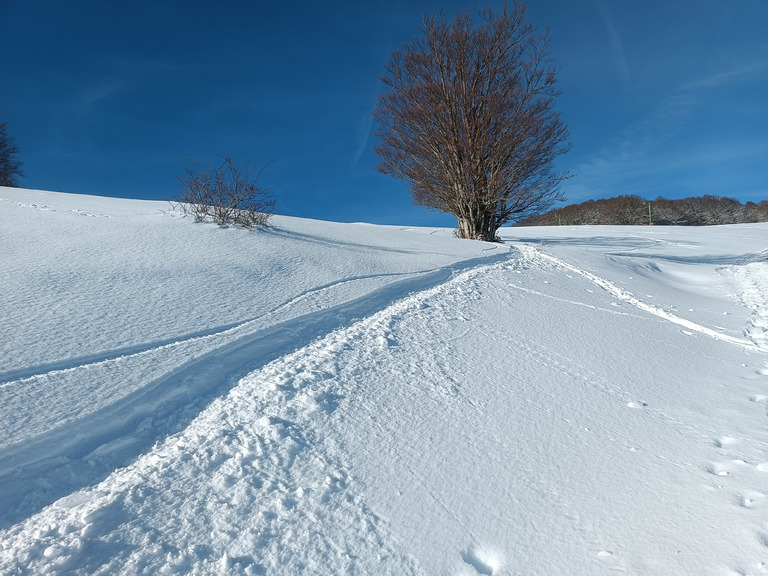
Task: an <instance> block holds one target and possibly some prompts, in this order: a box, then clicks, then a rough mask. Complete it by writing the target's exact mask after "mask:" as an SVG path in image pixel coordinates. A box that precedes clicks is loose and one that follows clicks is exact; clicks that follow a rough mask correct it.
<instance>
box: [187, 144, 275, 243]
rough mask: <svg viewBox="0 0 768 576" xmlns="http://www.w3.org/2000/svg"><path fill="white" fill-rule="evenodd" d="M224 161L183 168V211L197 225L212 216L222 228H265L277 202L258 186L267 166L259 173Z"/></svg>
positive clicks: (226, 157)
mask: <svg viewBox="0 0 768 576" xmlns="http://www.w3.org/2000/svg"><path fill="white" fill-rule="evenodd" d="M221 159H222V163H221V164H220V165H219V166H218V167H216V168H213V167H209V168H201V167H200V166H199V165H198V164H196V163H194V162H189V163H188V164H187V165H185V166H184V169H185V170H186V172H187V175H186V176H184V177H180V178H179V183H180V184H181V190H180V193H179V196H178V202H179V205H180V206H181V209H182V210H183V211H184V212H185V213H186V214H190V215H192V216H193V217H194V218H195V220H197V221H198V222H202V221H204V220H206V219H207V218H208V217H211V218H212V219H213V221H214V222H215V223H216V224H219V225H222V224H235V225H239V226H244V227H246V228H252V227H254V226H263V225H265V224H266V223H267V221H268V220H269V217H270V216H271V215H272V212H273V211H274V208H275V200H274V198H273V197H272V195H271V194H270V193H269V191H268V190H266V189H264V188H262V187H261V186H260V185H259V184H258V179H259V176H260V175H261V173H262V171H263V170H264V167H262V168H260V169H258V170H257V169H255V168H251V167H250V166H249V164H248V163H245V164H244V165H242V166H237V165H236V164H235V163H234V161H233V160H232V159H231V158H230V157H229V156H221Z"/></svg>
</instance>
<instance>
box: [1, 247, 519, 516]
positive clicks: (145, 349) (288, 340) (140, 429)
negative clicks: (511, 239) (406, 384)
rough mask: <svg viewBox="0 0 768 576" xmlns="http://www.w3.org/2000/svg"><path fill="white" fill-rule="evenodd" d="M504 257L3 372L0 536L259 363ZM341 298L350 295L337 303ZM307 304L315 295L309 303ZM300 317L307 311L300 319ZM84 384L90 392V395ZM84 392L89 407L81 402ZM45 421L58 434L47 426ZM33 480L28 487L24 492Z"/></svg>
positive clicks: (334, 288) (173, 425) (179, 421)
mask: <svg viewBox="0 0 768 576" xmlns="http://www.w3.org/2000/svg"><path fill="white" fill-rule="evenodd" d="M506 256H507V253H506V252H504V253H500V254H497V255H495V256H494V255H491V256H487V257H483V258H476V259H470V260H465V261H463V262H459V263H457V264H455V265H451V266H445V267H441V268H436V269H433V270H428V271H423V272H421V273H403V274H380V275H369V276H360V277H353V278H346V279H343V280H340V281H338V282H333V283H329V284H327V285H323V286H318V287H317V288H314V289H312V290H309V291H307V292H305V293H303V294H300V295H298V296H296V297H294V298H292V299H291V300H289V301H286V302H285V303H283V304H281V305H280V306H278V307H277V308H275V309H274V310H272V311H271V312H269V313H267V314H265V315H263V316H260V317H258V318H253V319H248V320H245V321H243V322H240V323H237V324H233V325H227V326H219V327H214V328H211V329H209V330H206V331H202V332H198V333H195V334H190V335H186V336H183V337H181V338H179V339H172V340H168V341H161V342H154V343H147V344H146V345H143V346H135V347H131V348H128V349H121V350H116V351H113V352H108V353H103V354H99V355H94V356H91V357H86V358H80V359H75V360H69V361H67V362H61V363H56V364H53V365H49V366H38V367H34V368H27V369H22V370H16V371H13V372H7V373H5V374H3V375H2V376H3V377H4V379H5V378H13V379H10V380H8V381H4V382H0V389H1V390H2V393H3V402H4V404H5V406H4V408H5V410H6V411H7V413H8V414H9V415H11V417H12V418H14V420H13V421H11V422H7V423H6V425H5V427H4V428H3V431H4V432H5V433H6V436H4V437H2V438H0V486H2V490H1V491H0V528H2V527H6V526H9V525H10V524H12V523H14V522H16V521H18V520H20V519H21V518H24V517H26V516H28V515H29V514H31V513H34V512H35V511H37V510H40V509H41V508H42V507H44V506H46V505H48V504H50V503H52V502H54V501H55V500H57V499H58V498H61V497H62V496H64V495H66V494H69V493H71V492H73V491H75V490H78V489H79V488H82V487H84V486H89V485H92V484H95V483H96V482H98V481H100V480H102V479H103V478H105V477H106V476H107V475H108V474H109V473H110V472H112V471H113V470H115V469H116V468H119V467H121V466H125V465H127V464H128V463H129V462H131V460H133V459H134V458H136V457H137V456H138V455H140V454H142V453H143V452H145V451H146V450H147V449H149V448H150V447H151V446H152V444H154V443H155V442H157V441H159V440H161V439H162V438H163V437H165V436H168V435H170V434H173V433H175V432H178V431H179V430H182V429H183V428H184V427H185V426H186V425H187V424H188V423H189V422H190V421H191V420H192V419H193V418H194V417H195V416H196V415H197V414H198V413H199V412H200V411H201V410H202V409H203V408H204V407H205V405H206V404H208V403H209V402H210V401H211V400H212V399H213V398H215V397H217V396H220V395H222V394H225V393H226V392H227V391H228V390H229V389H230V388H231V387H232V386H234V385H235V384H236V383H237V381H238V379H239V378H241V377H243V376H244V375H245V374H247V373H249V372H251V371H253V370H255V369H257V368H258V367H259V366H263V365H264V364H266V363H268V362H270V361H272V360H273V359H275V358H278V357H280V356H283V355H285V354H287V353H290V352H291V351H293V350H295V349H297V348H301V347H302V346H304V345H306V344H308V343H309V342H311V341H312V340H314V339H316V338H318V337H321V336H323V335H325V334H327V333H329V332H331V331H332V330H335V329H337V328H339V327H340V326H343V325H345V324H349V323H350V322H352V321H353V320H354V319H356V318H361V317H366V316H369V315H371V314H373V313H375V312H376V311H378V310H381V309H383V308H386V307H387V306H388V305H390V304H391V303H392V302H394V301H396V300H398V299H400V298H403V297H404V296H405V295H407V294H409V293H412V292H418V291H422V290H424V289H427V288H429V287H432V286H435V285H439V284H441V283H443V282H445V281H447V280H448V279H449V278H450V277H451V276H452V275H454V274H456V273H458V272H460V271H461V270H464V269H467V268H472V267H474V266H476V265H478V264H479V263H488V262H492V261H494V259H499V258H506ZM382 280H383V281H384V282H385V284H384V285H383V286H380V284H381V283H382ZM368 281H373V282H374V284H373V285H374V286H376V285H379V286H380V287H378V288H373V289H371V288H368V291H367V292H363V295H362V296H360V295H359V294H360V292H359V287H355V289H353V290H349V291H348V292H346V293H345V292H344V290H345V289H347V288H349V287H350V286H352V285H356V284H358V283H361V282H368ZM330 292H339V293H340V294H339V295H336V296H340V299H341V303H340V304H337V305H334V306H331V307H323V304H325V303H326V302H328V301H329V297H328V294H329V293H330ZM346 294H355V295H356V296H355V297H354V298H352V299H349V296H346V299H345V295H346ZM316 296H321V297H320V298H318V299H317V302H315V301H313V297H316ZM338 300H339V298H337V300H336V301H338ZM297 309H300V310H303V311H304V312H305V313H303V314H301V315H298V316H297ZM306 310H314V311H311V312H306ZM285 318H288V319H287V320H286V319H285ZM86 375H87V378H86V377H85V376H86ZM123 379H130V383H131V385H132V386H133V390H132V391H131V392H130V393H127V394H126V393H125V390H124V388H125V385H123V384H122V383H121V382H122V380H123ZM84 381H90V382H93V385H94V386H96V387H95V388H92V389H90V390H87V389H86V387H85V386H84V384H83V382H84ZM126 384H127V383H126ZM68 386H74V387H75V388H74V389H73V391H72V394H71V395H68V394H66V393H65V392H64V390H66V387H68ZM84 395H86V396H87V397H88V398H90V399H91V400H90V401H89V402H88V403H83V402H82V397H83V396H84ZM14 406H15V407H14ZM38 406H40V407H43V408H41V409H36V407H38ZM52 421H53V422H57V423H59V425H57V426H56V427H54V428H50V422H52ZM30 477H34V478H35V482H34V483H32V484H30V482H29V478H30Z"/></svg>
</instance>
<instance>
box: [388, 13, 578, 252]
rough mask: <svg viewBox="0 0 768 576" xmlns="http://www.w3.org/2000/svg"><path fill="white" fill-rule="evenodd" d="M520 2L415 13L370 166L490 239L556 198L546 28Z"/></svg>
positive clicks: (562, 141)
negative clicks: (419, 22) (416, 34)
mask: <svg viewBox="0 0 768 576" xmlns="http://www.w3.org/2000/svg"><path fill="white" fill-rule="evenodd" d="M525 11H526V7H525V4H522V3H520V2H517V1H516V2H515V3H514V6H513V7H512V10H507V7H506V6H505V7H504V9H503V11H502V13H501V14H495V13H494V12H493V11H492V9H491V8H486V9H484V10H482V11H481V12H480V16H481V19H482V22H481V23H480V24H479V25H478V26H477V27H474V26H473V23H472V18H471V17H470V15H469V14H465V15H460V16H457V17H456V18H454V19H453V21H451V22H448V21H447V20H446V19H445V18H444V17H443V16H442V15H439V16H434V15H424V16H423V28H422V32H423V37H420V38H416V39H415V40H413V41H412V42H411V43H408V44H406V45H405V46H404V48H403V49H402V50H399V51H396V52H394V53H393V54H392V56H391V59H390V61H389V63H388V64H387V66H386V74H384V75H382V76H381V80H382V81H383V82H384V84H385V85H386V86H387V88H388V89H389V90H388V91H387V92H386V93H384V94H382V95H381V96H380V97H379V101H378V105H377V108H376V110H375V112H374V118H375V119H376V121H377V122H378V123H379V129H378V130H377V133H376V134H377V136H378V137H379V138H380V143H379V144H378V145H377V146H376V152H377V153H378V154H379V156H380V158H381V160H380V162H379V164H378V165H377V169H378V170H379V171H380V172H383V173H384V174H389V175H391V176H394V177H396V178H400V179H402V180H405V181H407V182H409V183H410V186H411V195H412V196H413V199H414V201H415V203H416V204H421V205H424V206H427V207H429V208H432V209H435V210H439V211H441V212H447V213H450V214H453V215H454V216H456V217H457V219H458V235H459V236H460V237H462V238H474V239H480V240H495V239H496V231H497V230H498V228H499V227H500V226H502V225H504V224H506V223H509V222H516V221H518V220H520V219H523V218H525V217H527V216H530V215H531V214H533V213H541V212H544V211H546V210H547V209H548V208H549V207H550V206H551V205H552V203H553V202H555V201H559V200H562V199H563V196H562V195H561V193H560V191H559V184H560V182H561V181H562V180H563V179H565V178H568V177H569V175H568V174H567V173H566V172H564V173H557V172H555V169H554V160H555V158H556V157H557V156H558V155H560V154H563V153H565V152H566V151H567V150H568V144H567V140H568V130H567V128H566V126H565V124H564V123H563V122H562V121H561V120H560V114H559V112H557V111H555V110H554V109H553V103H554V98H555V97H556V96H557V95H558V94H559V91H558V90H557V89H556V87H555V70H554V68H553V67H552V61H551V59H550V57H549V52H548V45H549V35H548V32H545V33H544V34H542V35H537V33H536V29H535V28H534V26H533V25H532V24H530V23H528V22H526V20H525Z"/></svg>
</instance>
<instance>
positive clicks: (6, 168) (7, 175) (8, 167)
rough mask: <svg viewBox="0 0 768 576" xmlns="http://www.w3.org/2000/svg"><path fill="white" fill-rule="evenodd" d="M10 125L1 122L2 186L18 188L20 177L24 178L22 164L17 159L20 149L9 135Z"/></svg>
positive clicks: (0, 172) (0, 182)
mask: <svg viewBox="0 0 768 576" xmlns="http://www.w3.org/2000/svg"><path fill="white" fill-rule="evenodd" d="M7 127H8V124H7V123H5V122H0V186H18V185H19V177H20V176H24V172H22V170H21V165H22V163H21V162H20V161H19V160H17V159H16V155H17V154H18V153H19V148H18V146H16V141H15V140H14V139H13V138H12V137H11V136H9V135H8V132H7Z"/></svg>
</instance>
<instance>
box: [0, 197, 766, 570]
mask: <svg viewBox="0 0 768 576" xmlns="http://www.w3.org/2000/svg"><path fill="white" fill-rule="evenodd" d="M0 210H1V211H2V216H3V218H2V222H3V224H2V226H0V254H2V268H3V270H2V272H3V273H2V275H0V298H1V299H2V300H0V302H2V305H1V306H0V326H1V328H2V335H3V337H2V340H1V341H0V573H2V574H29V573H53V574H56V573H58V574H115V573H126V574H136V573H139V574H269V575H273V574H285V575H288V574H397V575H401V574H424V575H433V574H434V575H444V574H452V575H470V576H471V575H477V574H486V575H488V574H492V575H494V576H495V575H504V574H508V575H523V574H525V575H541V576H550V575H554V574H557V575H574V576H576V575H586V574H588V575H601V574H616V573H624V574H642V575H670V576H672V575H675V576H677V575H688V574H690V575H696V576H700V575H729V574H732V575H736V574H742V575H745V574H748V575H760V574H768V416H767V414H766V406H767V404H768V402H767V400H768V224H755V225H738V226H725V227H712V228H671V227H631V228H625V227H583V228H570V227H542V228H520V229H506V230H504V231H503V234H502V236H503V238H504V240H505V243H504V244H500V245H494V244H485V243H479V242H470V241H462V240H457V239H455V238H453V237H452V233H451V231H450V230H443V229H408V228H399V227H385V226H373V225H366V224H335V223H329V222H319V221H310V220H302V219H296V218H286V217H275V218H274V219H273V227H271V228H269V229H267V230H251V231H248V230H243V229H237V228H219V227H217V226H214V225H211V224H196V223H194V222H193V221H192V220H191V219H189V218H184V217H182V216H181V215H180V214H178V213H174V212H173V211H172V210H171V208H170V206H169V205H168V204H166V203H162V202H147V201H135V200H120V199H108V198H97V197H91V196H80V195H72V194H60V193H53V192H42V191H31V190H21V189H11V188H0Z"/></svg>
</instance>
